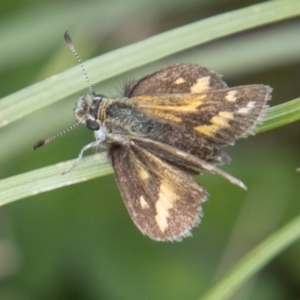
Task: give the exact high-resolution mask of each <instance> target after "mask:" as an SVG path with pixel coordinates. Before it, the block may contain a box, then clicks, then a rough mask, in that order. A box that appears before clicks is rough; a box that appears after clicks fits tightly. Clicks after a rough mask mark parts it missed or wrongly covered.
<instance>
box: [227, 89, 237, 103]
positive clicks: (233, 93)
mask: <svg viewBox="0 0 300 300" xmlns="http://www.w3.org/2000/svg"><path fill="white" fill-rule="evenodd" d="M236 94H237V91H229V92H228V93H227V95H226V97H225V100H226V101H228V102H235V101H236V100H237V99H236Z"/></svg>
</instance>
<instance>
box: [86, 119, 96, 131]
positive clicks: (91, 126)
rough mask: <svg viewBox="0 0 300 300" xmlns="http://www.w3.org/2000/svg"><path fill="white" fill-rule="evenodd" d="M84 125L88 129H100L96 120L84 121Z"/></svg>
mask: <svg viewBox="0 0 300 300" xmlns="http://www.w3.org/2000/svg"><path fill="white" fill-rule="evenodd" d="M85 124H86V126H87V128H88V129H91V130H93V131H95V130H99V129H100V126H99V124H98V123H97V122H96V121H93V120H87V121H86V122H85Z"/></svg>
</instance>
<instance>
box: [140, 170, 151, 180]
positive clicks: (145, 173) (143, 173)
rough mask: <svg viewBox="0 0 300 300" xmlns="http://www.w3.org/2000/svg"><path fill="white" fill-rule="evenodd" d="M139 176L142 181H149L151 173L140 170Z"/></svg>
mask: <svg viewBox="0 0 300 300" xmlns="http://www.w3.org/2000/svg"><path fill="white" fill-rule="evenodd" d="M139 176H140V179H142V180H143V181H145V180H147V179H148V178H149V173H148V172H147V171H146V170H145V169H143V168H141V169H140V170H139Z"/></svg>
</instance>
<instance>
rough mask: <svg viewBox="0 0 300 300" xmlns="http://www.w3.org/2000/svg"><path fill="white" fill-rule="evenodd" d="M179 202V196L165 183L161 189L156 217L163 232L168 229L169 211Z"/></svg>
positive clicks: (156, 207)
mask: <svg viewBox="0 0 300 300" xmlns="http://www.w3.org/2000/svg"><path fill="white" fill-rule="evenodd" d="M177 200H178V196H177V195H176V194H175V193H174V192H173V191H172V190H171V189H170V188H169V187H167V186H166V185H165V184H164V183H163V182H162V184H161V185H160V187H159V194H158V200H157V201H156V204H155V209H156V216H155V220H156V223H157V225H158V227H159V229H160V230H161V231H162V232H165V230H166V229H167V228H168V218H169V217H170V214H169V210H170V209H172V208H173V206H174V203H175V202H176V201H177Z"/></svg>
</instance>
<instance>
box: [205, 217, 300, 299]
mask: <svg viewBox="0 0 300 300" xmlns="http://www.w3.org/2000/svg"><path fill="white" fill-rule="evenodd" d="M299 238H300V216H299V217H297V218H295V219H294V220H293V221H291V222H290V223H288V224H287V225H285V226H284V227H283V228H282V229H280V230H278V231H277V232H276V233H274V234H273V235H271V236H270V237H269V238H268V239H266V240H265V241H264V242H262V243H261V244H260V245H259V246H257V247H256V248H255V249H254V250H252V251H251V252H250V253H248V254H247V255H246V256H245V257H244V258H243V259H242V260H241V261H240V262H239V263H238V264H237V265H236V266H235V267H234V268H233V269H232V270H231V271H230V272H229V273H228V275H227V276H225V277H224V278H223V279H222V280H220V281H219V283H217V284H216V285H215V286H214V287H213V288H212V289H211V290H210V291H209V292H208V293H207V294H205V295H204V296H202V297H200V299H201V300H216V299H218V300H225V299H228V298H229V297H231V296H232V295H233V294H234V292H235V291H236V290H237V288H239V287H240V286H241V285H242V284H243V283H244V282H245V281H246V280H247V279H249V278H250V276H252V275H253V274H255V273H256V272H258V271H259V270H260V269H261V268H263V267H264V266H265V265H266V264H267V263H268V262H269V261H270V260H271V259H273V258H274V257H275V256H276V255H278V254H279V253H280V252H282V251H283V250H284V249H286V248H287V247H289V246H290V245H291V244H292V243H294V242H295V241H297V240H298V239H299Z"/></svg>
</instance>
